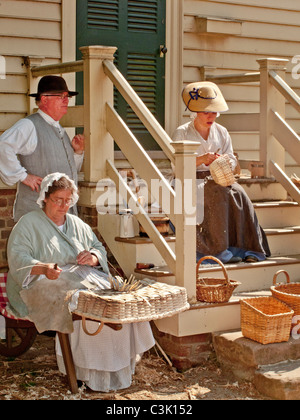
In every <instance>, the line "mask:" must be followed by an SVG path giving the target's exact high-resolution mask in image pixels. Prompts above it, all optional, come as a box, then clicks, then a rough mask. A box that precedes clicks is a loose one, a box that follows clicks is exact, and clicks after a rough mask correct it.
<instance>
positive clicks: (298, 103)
mask: <svg viewBox="0 0 300 420" xmlns="http://www.w3.org/2000/svg"><path fill="white" fill-rule="evenodd" d="M269 76H270V82H271V83H272V85H273V86H275V87H276V89H277V90H278V91H279V92H280V93H281V94H282V95H283V96H284V97H285V99H286V100H287V101H288V102H289V103H290V104H291V105H292V106H293V107H294V108H295V109H296V110H297V111H298V112H300V97H299V96H298V95H297V94H296V92H295V91H294V90H293V89H292V88H291V87H290V86H289V85H288V84H287V83H286V82H285V81H284V80H283V79H282V78H281V77H280V76H279V75H278V74H277V73H276V72H275V71H274V70H270V71H269Z"/></svg>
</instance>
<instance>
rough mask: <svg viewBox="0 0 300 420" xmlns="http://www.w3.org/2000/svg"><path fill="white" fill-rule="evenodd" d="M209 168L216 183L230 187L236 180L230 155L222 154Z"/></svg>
mask: <svg viewBox="0 0 300 420" xmlns="http://www.w3.org/2000/svg"><path fill="white" fill-rule="evenodd" d="M209 170H210V173H211V176H212V177H213V180H214V181H215V183H216V184H219V185H222V187H228V186H230V185H232V184H233V183H234V182H235V177H234V174H233V172H232V169H231V164H230V159H229V156H228V155H221V156H219V157H218V158H217V159H216V160H214V161H213V163H211V165H210V166H209Z"/></svg>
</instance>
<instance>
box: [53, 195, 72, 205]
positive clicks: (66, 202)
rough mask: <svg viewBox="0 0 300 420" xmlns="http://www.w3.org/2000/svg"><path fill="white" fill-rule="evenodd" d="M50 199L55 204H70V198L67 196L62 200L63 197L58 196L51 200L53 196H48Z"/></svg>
mask: <svg viewBox="0 0 300 420" xmlns="http://www.w3.org/2000/svg"><path fill="white" fill-rule="evenodd" d="M49 198H50V200H51V201H52V203H54V204H56V205H57V206H59V207H61V206H64V207H65V206H69V205H70V204H72V199H71V198H68V199H67V200H64V199H63V198H58V199H57V200H53V198H51V197H49Z"/></svg>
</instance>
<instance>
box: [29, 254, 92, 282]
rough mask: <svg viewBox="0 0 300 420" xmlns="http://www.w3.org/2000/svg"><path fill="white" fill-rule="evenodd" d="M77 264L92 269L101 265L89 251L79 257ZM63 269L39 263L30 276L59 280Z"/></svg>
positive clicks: (51, 264) (55, 265)
mask: <svg viewBox="0 0 300 420" xmlns="http://www.w3.org/2000/svg"><path fill="white" fill-rule="evenodd" d="M76 262H77V264H78V265H89V266H91V267H96V266H98V265H99V261H98V258H97V257H96V255H94V254H92V253H91V252H89V251H82V252H80V254H78V255H77V258H76ZM61 272H62V269H61V268H59V267H58V266H57V264H53V263H48V264H45V263H38V264H36V265H35V266H34V267H33V268H32V269H31V272H30V274H31V275H32V276H40V275H44V276H46V277H47V279H49V280H57V279H58V278H59V276H60V273H61Z"/></svg>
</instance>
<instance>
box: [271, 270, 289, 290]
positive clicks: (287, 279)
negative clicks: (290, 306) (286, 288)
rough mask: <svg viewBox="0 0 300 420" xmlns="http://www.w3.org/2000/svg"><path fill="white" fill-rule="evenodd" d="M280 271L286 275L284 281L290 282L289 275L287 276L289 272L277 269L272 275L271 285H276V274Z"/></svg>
mask: <svg viewBox="0 0 300 420" xmlns="http://www.w3.org/2000/svg"><path fill="white" fill-rule="evenodd" d="M280 273H284V274H285V276H286V282H287V283H289V282H290V276H289V274H288V273H287V272H286V271H285V270H279V271H277V273H276V274H275V275H274V277H273V285H274V286H275V285H276V280H277V276H278V275H279V274H280Z"/></svg>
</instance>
